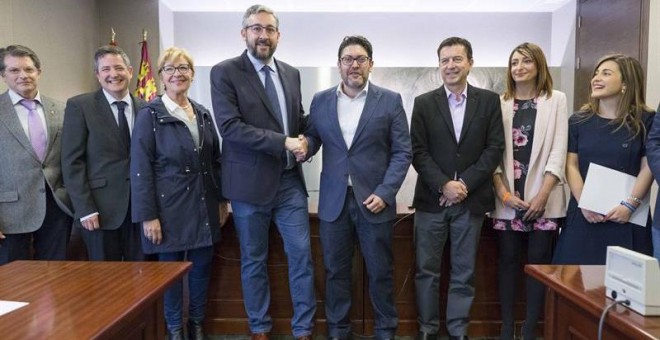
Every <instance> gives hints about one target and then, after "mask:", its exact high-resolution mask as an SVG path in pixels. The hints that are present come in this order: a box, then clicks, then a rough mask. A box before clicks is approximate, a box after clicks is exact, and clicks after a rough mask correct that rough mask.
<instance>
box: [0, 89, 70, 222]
mask: <svg viewBox="0 0 660 340" xmlns="http://www.w3.org/2000/svg"><path fill="white" fill-rule="evenodd" d="M41 105H42V106H43V109H44V115H45V117H46V125H47V133H48V147H47V151H46V157H45V159H44V161H43V163H42V162H41V161H39V159H38V158H37V155H36V154H35V152H34V150H33V149H32V144H30V139H29V138H28V136H27V135H26V134H25V131H24V130H23V127H22V126H21V123H20V121H19V120H18V116H17V114H16V110H15V109H14V105H13V104H12V102H11V98H10V97H9V94H8V93H7V92H5V93H3V94H0V149H1V150H2V151H1V152H0V231H1V232H2V233H4V234H19V233H29V232H33V231H35V230H37V229H39V228H40V227H41V225H42V223H43V221H44V218H45V217H46V183H47V184H48V186H49V187H50V189H51V191H52V192H53V196H54V197H55V201H56V202H57V204H58V205H59V207H60V208H61V209H62V211H64V212H65V213H67V214H69V215H71V208H70V207H71V201H70V200H69V196H68V194H67V191H66V190H65V188H64V183H63V182H62V170H61V166H60V141H61V139H60V135H61V132H62V120H63V118H64V105H63V104H62V103H60V102H58V101H56V100H54V99H51V98H48V97H46V96H43V95H42V96H41Z"/></svg>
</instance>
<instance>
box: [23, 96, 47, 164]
mask: <svg viewBox="0 0 660 340" xmlns="http://www.w3.org/2000/svg"><path fill="white" fill-rule="evenodd" d="M20 104H21V105H22V106H23V107H25V108H26V109H27V110H28V135H29V137H30V144H32V149H34V153H36V154H37V157H38V158H39V160H40V161H43V160H44V156H45V155H46V144H47V141H46V130H45V129H44V125H43V123H42V122H41V118H39V113H38V112H37V101H36V100H31V99H23V100H21V101H20Z"/></svg>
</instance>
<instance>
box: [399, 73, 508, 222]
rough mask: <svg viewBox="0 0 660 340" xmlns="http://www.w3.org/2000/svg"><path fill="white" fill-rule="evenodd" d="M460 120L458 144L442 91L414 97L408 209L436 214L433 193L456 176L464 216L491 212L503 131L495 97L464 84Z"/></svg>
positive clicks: (491, 93)
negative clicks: (462, 190)
mask: <svg viewBox="0 0 660 340" xmlns="http://www.w3.org/2000/svg"><path fill="white" fill-rule="evenodd" d="M466 100H467V103H466V106H465V117H464V120H463V128H462V130H461V136H460V139H459V142H456V136H455V132H454V125H453V123H452V119H451V112H450V111H449V102H448V100H447V92H446V91H445V87H444V86H441V87H440V88H438V89H436V90H433V91H430V92H427V93H425V94H422V95H420V96H418V97H417V98H415V104H414V106H413V114H412V122H411V124H410V125H411V127H410V135H411V139H412V145H413V166H414V167H415V170H417V173H418V177H417V184H416V186H415V198H414V199H413V205H414V206H415V208H416V209H419V210H421V211H426V212H440V211H442V209H444V208H443V207H440V205H439V204H438V200H439V199H440V192H439V190H440V189H441V188H442V186H443V185H444V184H445V183H447V182H448V181H450V180H453V179H457V178H460V179H462V180H463V181H464V182H465V184H466V186H467V188H468V196H467V198H466V199H465V204H467V207H468V209H469V210H470V212H472V213H474V214H482V213H486V212H489V211H492V210H493V209H495V195H494V194H493V172H494V171H495V169H496V168H497V165H498V164H499V163H500V161H501V160H502V154H503V152H504V129H503V127H502V109H501V107H500V97H499V96H498V95H497V94H496V93H494V92H492V91H488V90H484V89H480V88H477V87H473V86H471V85H469V84H468V89H467V99H466Z"/></svg>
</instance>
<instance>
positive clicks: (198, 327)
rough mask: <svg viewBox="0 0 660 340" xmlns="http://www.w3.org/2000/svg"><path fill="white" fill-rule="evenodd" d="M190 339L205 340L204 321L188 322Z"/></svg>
mask: <svg viewBox="0 0 660 340" xmlns="http://www.w3.org/2000/svg"><path fill="white" fill-rule="evenodd" d="M188 339H189V340H204V339H206V335H204V326H203V324H202V321H194V320H188Z"/></svg>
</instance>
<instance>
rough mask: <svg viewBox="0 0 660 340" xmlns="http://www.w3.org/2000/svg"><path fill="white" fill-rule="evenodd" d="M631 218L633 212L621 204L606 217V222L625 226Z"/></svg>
mask: <svg viewBox="0 0 660 340" xmlns="http://www.w3.org/2000/svg"><path fill="white" fill-rule="evenodd" d="M630 216H632V211H630V209H628V208H626V207H625V206H623V205H621V204H619V205H617V206H616V207H614V208H613V209H612V210H610V211H609V212H608V213H607V215H605V220H606V221H612V222H616V223H621V224H623V223H627V222H628V220H630Z"/></svg>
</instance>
